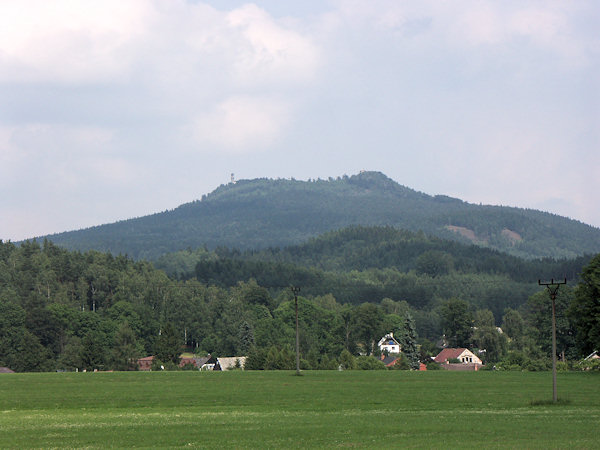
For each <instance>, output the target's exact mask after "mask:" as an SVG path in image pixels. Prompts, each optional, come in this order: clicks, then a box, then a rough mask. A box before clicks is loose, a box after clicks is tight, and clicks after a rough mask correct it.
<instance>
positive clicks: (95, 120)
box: [0, 0, 600, 241]
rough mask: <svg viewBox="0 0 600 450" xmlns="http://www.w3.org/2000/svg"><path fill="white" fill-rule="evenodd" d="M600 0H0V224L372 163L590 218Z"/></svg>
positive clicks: (80, 217)
mask: <svg viewBox="0 0 600 450" xmlns="http://www.w3.org/2000/svg"><path fill="white" fill-rule="evenodd" d="M599 23H600V2H597V1H595V0H590V1H569V2H565V1H551V0H544V1H523V0H519V1H502V2H497V1H482V0H477V1H458V2H445V1H441V0H435V1H423V0H419V1H418V2H415V1H412V0H410V1H400V0H364V1H363V0H332V1H324V0H303V1H301V2H284V1H281V0H265V1H260V0H257V1H256V2H254V3H252V2H247V1H238V0H221V1H216V0H215V1H212V0H209V1H191V0H188V1H185V0H131V1H128V0H103V1H101V2H99V1H96V0H89V1H83V0H82V1H71V0H19V1H2V2H0V193H1V195H0V239H3V240H5V241H6V240H13V241H15V240H20V239H24V238H31V237H34V236H39V235H44V234H49V233H54V232H60V231H66V230H72V229H78V228H82V227H87V226H92V225H98V224H102V223H109V222H113V221H116V220H120V219H127V218H131V217H137V216H142V215H146V214H150V213H154V212H158V211H163V210H165V209H171V208H174V207H176V206H178V205H179V204H181V203H185V202H188V201H192V200H194V199H198V198H200V197H201V196H202V195H203V194H206V193H208V192H211V191H212V190H213V189H215V188H216V187H217V186H219V185H220V184H223V183H227V182H228V181H229V178H230V174H231V173H235V177H236V178H238V179H241V178H246V179H248V178H257V177H269V178H277V177H281V178H290V177H294V178H296V179H304V180H305V179H308V178H327V177H330V176H331V177H337V176H341V175H344V174H347V175H352V174H355V173H358V172H359V171H360V170H362V169H365V170H378V171H382V172H383V173H385V174H386V175H388V176H389V177H391V178H392V179H394V180H396V181H397V182H399V183H400V184H403V185H406V186H409V187H411V188H413V189H416V190H419V191H422V192H425V193H428V194H432V195H433V194H446V195H450V196H454V197H458V198H461V199H463V200H466V201H469V202H474V203H484V204H502V205H510V206H520V207H527V208H535V209H541V210H545V211H550V212H553V213H557V214H560V215H564V216H568V217H571V218H574V219H577V220H580V221H583V222H586V223H589V224H591V225H594V226H600V201H599V200H598V193H599V192H600V31H599V30H600V29H599V28H598V24H599Z"/></svg>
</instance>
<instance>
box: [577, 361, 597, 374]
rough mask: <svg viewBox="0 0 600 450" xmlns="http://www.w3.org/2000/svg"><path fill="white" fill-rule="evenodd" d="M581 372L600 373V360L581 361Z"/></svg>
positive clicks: (579, 365) (579, 366)
mask: <svg viewBox="0 0 600 450" xmlns="http://www.w3.org/2000/svg"><path fill="white" fill-rule="evenodd" d="M578 368H579V370H585V371H594V372H600V359H590V360H587V361H581V362H580V363H579V364H578Z"/></svg>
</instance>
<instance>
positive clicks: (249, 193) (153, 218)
mask: <svg viewBox="0 0 600 450" xmlns="http://www.w3.org/2000/svg"><path fill="white" fill-rule="evenodd" d="M351 225H364V226H373V225H378V226H379V225H388V226H393V227H395V228H399V229H407V230H410V231H419V230H421V231H423V232H425V233H427V234H431V235H434V236H438V237H441V238H445V239H452V240H457V241H460V242H466V243H473V244H476V245H479V246H483V247H489V248H492V249H497V250H500V251H503V252H507V253H509V254H512V255H515V256H520V257H524V258H541V257H552V258H572V257H576V256H580V255H582V254H585V253H596V252H600V229H598V228H595V227H592V226H590V225H586V224H584V223H581V222H578V221H575V220H571V219H568V218H565V217H560V216H558V215H554V214H550V213H546V212H541V211H537V210H531V209H522V208H513V207H506V206H489V205H474V204H469V203H466V202H463V201H462V200H460V199H456V198H452V197H448V196H445V195H436V196H430V195H427V194H424V193H421V192H417V191H415V190H413V189H410V188H408V187H406V186H402V185H400V184H398V183H397V182H395V181H394V180H392V179H390V178H389V177H387V176H386V175H384V174H382V173H380V172H361V173H359V174H357V175H353V176H343V177H338V178H336V179H333V178H329V179H328V180H309V181H297V180H294V179H292V180H287V179H265V178H262V179H254V180H240V181H237V182H235V183H229V184H226V185H221V186H220V187H218V188H217V189H215V190H214V191H213V192H211V193H210V194H208V195H204V196H203V197H202V199H201V200H196V201H193V202H191V203H186V204H183V205H181V206H179V207H177V208H175V209H173V210H170V211H165V212H161V213H157V214H152V215H149V216H144V217H140V218H136V219H129V220H124V221H120V222H116V223H112V224H107V225H100V226H95V227H92V228H87V229H83V230H78V231H71V232H64V233H59V234H54V235H50V236H45V238H48V239H49V240H51V241H53V242H54V243H56V244H58V245H61V246H63V247H66V248H68V249H71V250H82V251H83V250H89V249H95V250H99V251H110V252H112V253H113V254H119V253H121V254H127V255H129V256H131V257H133V258H136V259H150V260H154V259H156V258H158V257H160V256H161V255H162V254H165V253H169V252H173V251H177V250H182V249H187V248H198V247H202V246H206V247H208V248H216V247H218V246H227V247H231V248H239V249H261V248H267V247H281V246H287V245H292V244H298V243H302V242H305V241H307V240H308V239H309V238H311V237H314V236H317V235H319V234H322V233H324V232H327V231H332V230H338V229H341V228H344V227H347V226H351ZM42 238H44V237H42Z"/></svg>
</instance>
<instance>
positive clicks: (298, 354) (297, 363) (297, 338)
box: [292, 286, 300, 375]
mask: <svg viewBox="0 0 600 450" xmlns="http://www.w3.org/2000/svg"><path fill="white" fill-rule="evenodd" d="M292 292H293V293H294V303H295V304H296V375H300V334H299V331H298V292H300V288H299V287H298V286H292Z"/></svg>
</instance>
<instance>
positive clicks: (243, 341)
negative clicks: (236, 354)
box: [238, 320, 254, 355]
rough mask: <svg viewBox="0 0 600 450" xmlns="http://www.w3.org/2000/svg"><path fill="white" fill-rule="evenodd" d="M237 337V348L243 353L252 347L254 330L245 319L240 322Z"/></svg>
mask: <svg viewBox="0 0 600 450" xmlns="http://www.w3.org/2000/svg"><path fill="white" fill-rule="evenodd" d="M239 338H240V344H239V347H238V349H239V351H240V352H241V353H243V354H244V355H245V354H246V353H248V350H250V349H251V348H252V347H254V331H253V330H252V327H251V326H250V324H249V323H248V322H247V321H245V320H244V321H243V322H242V323H241V324H240V331H239Z"/></svg>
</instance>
